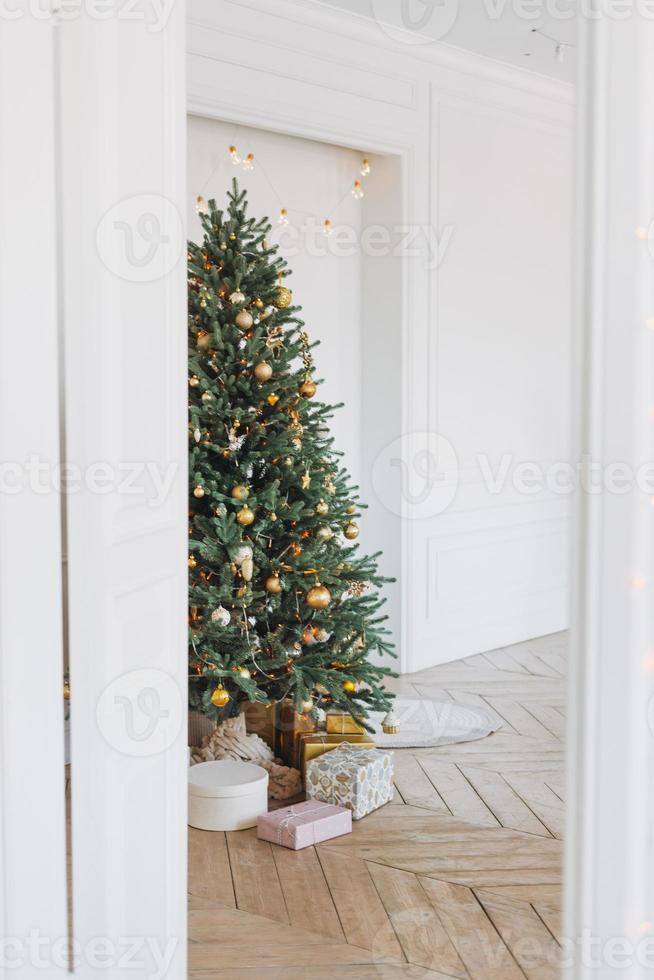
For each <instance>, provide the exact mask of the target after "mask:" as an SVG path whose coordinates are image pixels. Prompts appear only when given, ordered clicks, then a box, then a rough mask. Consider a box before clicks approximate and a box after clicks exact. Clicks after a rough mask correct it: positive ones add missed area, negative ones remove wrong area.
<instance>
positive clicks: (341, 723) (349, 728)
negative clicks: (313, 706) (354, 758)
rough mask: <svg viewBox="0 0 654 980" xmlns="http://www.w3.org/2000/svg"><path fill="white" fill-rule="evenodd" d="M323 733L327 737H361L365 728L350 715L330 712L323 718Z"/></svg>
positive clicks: (341, 712)
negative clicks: (324, 732)
mask: <svg viewBox="0 0 654 980" xmlns="http://www.w3.org/2000/svg"><path fill="white" fill-rule="evenodd" d="M325 731H326V732H327V733H328V734H329V735H363V734H364V732H365V728H364V727H363V725H360V724H359V722H358V721H355V720H354V718H353V717H352V715H350V714H346V713H345V712H343V711H332V712H330V713H329V714H328V715H327V716H326V718H325Z"/></svg>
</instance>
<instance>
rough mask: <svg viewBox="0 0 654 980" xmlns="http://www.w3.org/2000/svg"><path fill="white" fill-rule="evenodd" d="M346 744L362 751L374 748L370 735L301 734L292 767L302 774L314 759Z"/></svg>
mask: <svg viewBox="0 0 654 980" xmlns="http://www.w3.org/2000/svg"><path fill="white" fill-rule="evenodd" d="M346 742H347V743H351V744H353V745H357V746H359V747H360V748H362V749H374V748H375V743H374V742H373V740H372V737H371V736H370V735H329V734H328V733H327V732H313V733H312V732H302V733H300V734H299V735H298V737H297V756H296V760H295V762H294V763H293V765H294V767H295V768H296V769H299V770H300V772H302V773H304V772H305V771H306V768H307V765H308V764H309V763H310V762H312V761H313V760H314V759H317V758H318V757H319V756H321V755H324V753H325V752H330V751H331V750H332V749H336V748H338V746H339V745H343V744H344V743H346Z"/></svg>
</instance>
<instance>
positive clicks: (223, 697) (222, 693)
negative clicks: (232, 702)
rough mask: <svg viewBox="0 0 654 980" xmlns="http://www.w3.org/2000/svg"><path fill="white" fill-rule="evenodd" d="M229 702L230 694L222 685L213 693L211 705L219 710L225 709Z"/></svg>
mask: <svg viewBox="0 0 654 980" xmlns="http://www.w3.org/2000/svg"><path fill="white" fill-rule="evenodd" d="M228 701H229V694H228V692H227V691H226V690H225V688H224V687H223V686H222V684H219V685H218V687H217V688H216V689H215V691H214V692H213V694H212V695H211V703H212V704H214V705H215V706H216V707H217V708H224V707H225V705H226V704H227V702H228Z"/></svg>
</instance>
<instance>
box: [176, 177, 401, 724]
mask: <svg viewBox="0 0 654 980" xmlns="http://www.w3.org/2000/svg"><path fill="white" fill-rule="evenodd" d="M228 198H229V205H228V208H227V211H226V213H224V212H223V211H219V210H217V208H216V204H215V201H209V204H208V206H207V205H205V204H204V201H203V200H202V199H201V198H198V212H199V214H200V217H201V221H202V226H203V229H204V240H203V242H202V244H201V245H196V244H193V243H190V244H189V250H188V262H189V395H190V397H189V402H190V418H189V433H190V458H189V478H190V514H189V536H190V538H189V540H190V547H189V576H190V588H189V605H190V636H191V643H190V705H191V707H192V708H195V709H196V710H199V711H201V712H203V713H204V714H206V715H208V716H210V717H212V718H214V719H215V720H216V721H219V720H222V719H224V718H225V717H229V715H231V714H234V713H237V712H238V710H239V706H240V703H241V702H242V701H243V700H246V699H247V700H250V701H260V702H264V703H272V702H276V701H280V700H282V699H284V698H291V699H293V700H294V702H295V705H296V707H297V709H298V710H299V711H302V712H312V713H313V715H314V716H315V715H316V714H317V710H318V709H321V708H324V709H327V708H329V709H332V708H339V709H341V710H344V711H347V712H349V713H350V714H351V715H352V716H353V717H355V718H358V719H362V718H365V717H367V715H368V711H369V710H375V711H387V710H388V709H389V708H390V706H391V697H392V696H391V695H390V694H389V693H388V692H387V691H386V690H385V689H384V687H383V679H384V677H385V676H388V675H391V674H392V672H391V670H390V669H389V668H387V667H382V666H378V665H376V664H372V663H370V662H369V660H368V655H369V654H370V653H371V652H372V651H377V652H378V653H379V654H381V655H390V656H395V655H394V653H393V651H392V646H391V644H390V643H389V641H388V630H387V629H386V627H385V625H384V623H385V620H386V619H387V617H386V616H385V615H382V614H381V613H380V607H381V606H382V604H383V601H384V600H383V599H382V598H380V596H379V594H378V593H377V591H376V589H377V587H379V586H381V585H382V584H383V583H384V582H385V581H387V580H386V579H383V578H382V577H380V575H379V574H378V572H377V565H376V559H377V558H378V554H375V555H372V556H361V555H359V554H358V548H357V546H356V545H353V544H352V543H351V542H352V541H353V540H354V539H355V538H356V537H357V535H358V533H359V530H358V526H357V523H356V520H355V518H357V517H358V516H359V511H360V509H361V507H362V506H363V505H362V504H361V503H360V502H359V501H358V499H357V496H356V488H355V487H352V486H351V485H350V483H349V479H348V475H347V473H346V471H345V469H344V468H343V466H342V464H341V462H340V455H341V454H340V453H339V452H338V451H337V450H336V449H334V448H333V445H332V443H333V439H332V438H331V437H330V434H329V427H328V420H329V418H330V417H331V415H332V413H333V408H334V406H328V405H324V404H322V403H320V402H319V401H317V400H314V396H315V394H316V387H317V384H316V381H315V380H314V377H313V370H314V363H313V356H312V348H313V346H315V345H312V344H310V343H309V339H308V336H307V334H306V332H305V330H304V324H303V322H302V320H301V319H299V317H298V314H299V312H300V309H301V308H300V307H297V306H294V305H293V299H292V294H291V291H290V290H289V289H288V288H287V287H286V286H284V285H282V282H283V279H284V278H285V277H286V276H288V275H289V270H288V269H287V266H286V262H285V261H284V260H283V259H282V258H281V257H279V256H278V255H277V252H278V247H277V246H273V247H271V246H270V245H269V244H268V241H267V235H268V234H269V232H270V227H271V226H270V224H269V223H268V219H266V218H264V219H262V220H260V221H255V220H254V219H253V218H249V217H248V215H247V201H246V194H245V192H239V190H238V186H237V184H236V181H234V185H233V189H232V191H231V193H229V195H228ZM392 676H395V675H392Z"/></svg>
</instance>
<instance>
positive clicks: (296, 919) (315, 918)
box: [272, 846, 346, 942]
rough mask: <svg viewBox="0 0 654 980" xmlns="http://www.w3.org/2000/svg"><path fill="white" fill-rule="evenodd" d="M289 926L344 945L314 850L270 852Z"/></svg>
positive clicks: (275, 849) (277, 849)
mask: <svg viewBox="0 0 654 980" xmlns="http://www.w3.org/2000/svg"><path fill="white" fill-rule="evenodd" d="M272 854H273V859H274V861H275V865H276V867H277V874H278V875H279V880H280V883H281V886H282V891H283V892H284V900H285V902H286V910H287V912H288V916H289V919H290V921H291V925H293V926H300V927H301V928H303V929H307V930H309V931H312V932H315V933H322V934H324V935H325V936H329V937H331V938H332V939H339V940H341V941H342V942H345V941H346V940H345V934H344V932H343V929H342V927H341V923H340V920H339V917H338V913H337V911H336V908H335V906H334V901H333V899H332V896H331V892H330V891H329V887H328V885H327V882H326V881H325V876H324V874H323V870H322V867H321V865H320V861H319V860H318V855H317V854H316V851H315V848H313V847H306V848H303V849H302V850H301V851H291V850H289V848H287V847H275V846H273V848H272Z"/></svg>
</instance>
